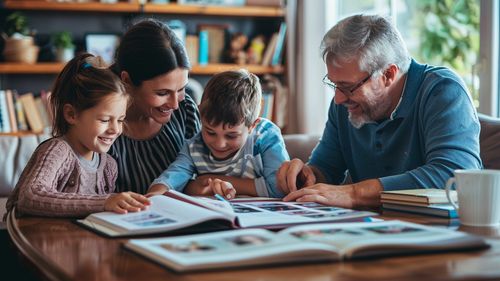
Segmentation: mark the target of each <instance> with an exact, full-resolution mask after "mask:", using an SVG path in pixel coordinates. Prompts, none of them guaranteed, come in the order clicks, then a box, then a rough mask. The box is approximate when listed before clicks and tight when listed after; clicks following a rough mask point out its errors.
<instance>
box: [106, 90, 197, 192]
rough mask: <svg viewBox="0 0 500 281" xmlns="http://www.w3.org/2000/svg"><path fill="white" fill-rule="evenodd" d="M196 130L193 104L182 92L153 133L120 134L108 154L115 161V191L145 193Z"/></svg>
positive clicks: (195, 107) (195, 111)
mask: <svg viewBox="0 0 500 281" xmlns="http://www.w3.org/2000/svg"><path fill="white" fill-rule="evenodd" d="M199 131H200V116H199V112H198V107H197V105H196V103H195V102H194V101H193V100H192V99H191V97H189V95H186V98H185V99H184V101H182V102H180V103H179V109H178V110H175V111H174V113H173V114H172V118H171V119H170V121H169V122H168V123H166V124H164V125H163V126H162V128H161V129H160V131H159V132H158V134H157V135H156V136H154V137H153V138H151V139H148V140H135V139H132V138H129V137H127V136H125V135H121V136H120V137H118V138H117V139H116V141H115V142H114V143H113V145H112V146H111V149H110V150H109V152H108V153H109V154H110V155H111V156H113V158H114V159H115V160H116V162H117V163H118V179H117V180H116V191H117V192H123V191H134V192H137V193H140V194H145V193H146V191H147V190H148V188H149V185H150V184H151V182H152V181H153V180H154V179H155V178H156V177H158V175H160V174H161V173H162V172H163V171H164V170H165V169H167V168H168V166H169V165H170V164H171V163H172V162H174V161H175V159H176V157H177V154H178V153H179V151H180V150H181V148H182V146H183V145H184V143H185V142H186V140H187V139H190V138H192V137H193V136H194V135H196V134H197V133H198V132H199Z"/></svg>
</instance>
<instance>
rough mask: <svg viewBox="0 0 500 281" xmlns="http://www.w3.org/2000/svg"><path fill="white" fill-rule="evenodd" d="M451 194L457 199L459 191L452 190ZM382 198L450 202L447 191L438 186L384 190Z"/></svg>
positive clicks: (432, 202) (405, 200)
mask: <svg viewBox="0 0 500 281" xmlns="http://www.w3.org/2000/svg"><path fill="white" fill-rule="evenodd" d="M450 196H451V198H452V199H453V200H455V201H456V200H457V192H456V191H454V190H452V191H451V193H450ZM380 199H381V200H382V201H384V200H391V201H403V202H420V203H425V204H435V203H448V198H447V197H446V191H445V190H444V189H437V188H421V189H403V190H393V191H382V192H381V193H380Z"/></svg>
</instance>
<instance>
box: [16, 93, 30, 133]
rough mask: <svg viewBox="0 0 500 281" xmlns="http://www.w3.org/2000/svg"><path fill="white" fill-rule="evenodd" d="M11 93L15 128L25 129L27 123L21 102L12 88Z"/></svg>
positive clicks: (26, 128)
mask: <svg viewBox="0 0 500 281" xmlns="http://www.w3.org/2000/svg"><path fill="white" fill-rule="evenodd" d="M13 95H14V106H15V108H16V117H17V128H18V129H19V130H20V131H27V130H28V124H27V123H26V115H25V114H24V108H23V104H22V103H21V100H20V99H19V94H18V93H17V91H15V90H14V91H13Z"/></svg>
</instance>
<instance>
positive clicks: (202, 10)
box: [4, 0, 285, 17]
mask: <svg viewBox="0 0 500 281" xmlns="http://www.w3.org/2000/svg"><path fill="white" fill-rule="evenodd" d="M4 7H5V8H7V9H13V10H33V11H34V10H39V11H75V12H116V13H147V14H185V15H197V16H199V15H206V16H234V17H284V16H285V11H284V10H283V8H280V7H259V6H241V7H225V6H204V5H181V4H177V3H169V4H152V3H146V4H140V3H139V2H138V1H131V2H117V3H113V4H107V3H100V2H85V3H71V2H52V1H40V0H7V1H5V2H4Z"/></svg>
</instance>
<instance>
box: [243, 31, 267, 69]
mask: <svg viewBox="0 0 500 281" xmlns="http://www.w3.org/2000/svg"><path fill="white" fill-rule="evenodd" d="M265 46H266V45H265V43H264V35H258V36H255V37H254V38H253V39H252V41H251V42H250V47H248V50H247V55H248V61H247V63H249V64H260V62H261V61H262V53H263V52H264V48H265Z"/></svg>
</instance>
